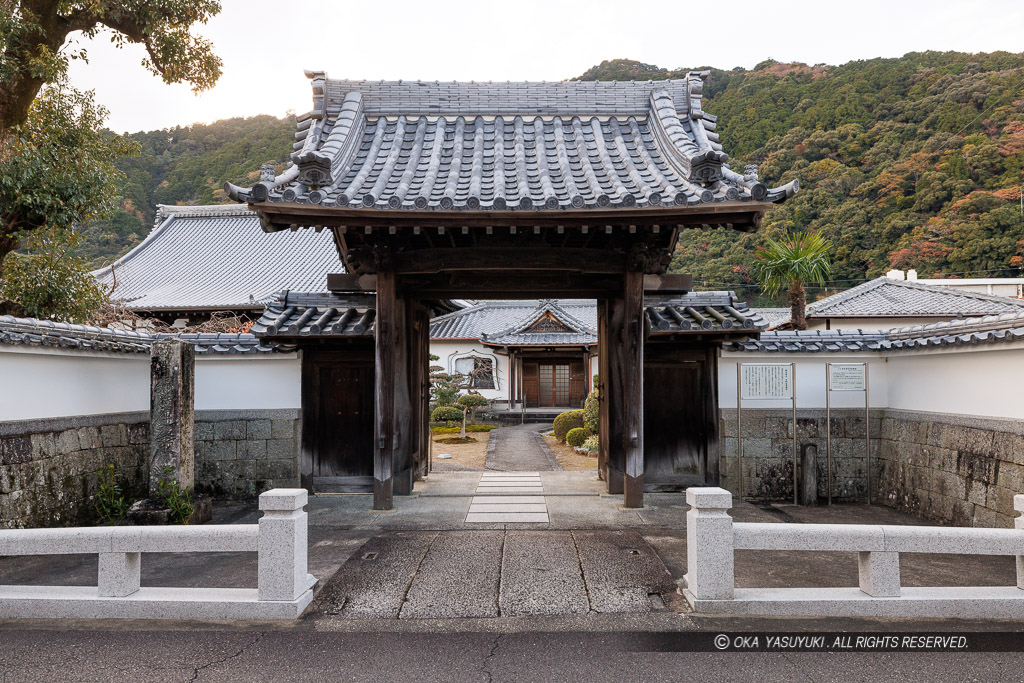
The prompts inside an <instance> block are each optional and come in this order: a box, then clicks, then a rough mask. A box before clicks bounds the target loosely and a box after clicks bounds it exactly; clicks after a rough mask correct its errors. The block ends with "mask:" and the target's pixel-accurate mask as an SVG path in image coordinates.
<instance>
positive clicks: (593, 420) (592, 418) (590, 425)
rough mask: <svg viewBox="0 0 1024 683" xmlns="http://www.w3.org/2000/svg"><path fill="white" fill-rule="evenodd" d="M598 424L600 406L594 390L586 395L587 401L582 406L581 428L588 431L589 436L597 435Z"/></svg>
mask: <svg viewBox="0 0 1024 683" xmlns="http://www.w3.org/2000/svg"><path fill="white" fill-rule="evenodd" d="M600 422H601V404H600V401H599V400H598V397H597V390H596V389H595V390H594V391H591V392H590V393H589V394H587V400H586V402H585V403H584V404H583V426H584V427H586V428H587V429H589V430H590V433H591V434H597V432H598V429H599V425H600Z"/></svg>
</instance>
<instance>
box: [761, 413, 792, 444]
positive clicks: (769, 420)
mask: <svg viewBox="0 0 1024 683" xmlns="http://www.w3.org/2000/svg"><path fill="white" fill-rule="evenodd" d="M792 434H793V430H792V420H791V419H790V418H786V417H766V418H764V431H763V432H761V433H760V435H759V436H766V437H768V438H770V439H785V438H787V437H789V438H792Z"/></svg>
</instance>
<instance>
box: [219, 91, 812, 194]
mask: <svg viewBox="0 0 1024 683" xmlns="http://www.w3.org/2000/svg"><path fill="white" fill-rule="evenodd" d="M307 75H308V76H309V77H310V78H311V79H312V86H313V110H312V111H311V112H309V113H308V114H306V115H303V116H301V117H299V119H298V132H297V133H296V142H295V143H294V149H293V153H292V155H291V163H290V164H289V165H288V167H287V168H285V170H284V171H283V172H282V173H281V174H279V175H275V173H274V170H273V169H272V168H268V167H264V169H263V171H262V177H261V181H260V182H259V183H257V184H256V185H253V186H252V187H249V188H242V187H237V186H235V185H231V184H228V185H226V186H225V189H226V191H227V192H228V195H229V196H231V197H232V198H233V199H236V200H238V201H245V202H250V203H259V202H286V203H287V202H297V203H308V204H319V205H322V206H325V207H347V208H359V209H390V210H397V209H419V210H441V211H450V210H453V209H469V210H477V209H481V210H490V211H504V210H519V209H546V210H557V209H583V208H612V209H615V208H632V207H640V208H644V207H664V206H673V205H675V206H678V205H700V204H702V203H708V202H727V201H738V202H742V201H757V202H781V201H784V200H785V199H786V198H787V197H789V196H791V195H792V194H794V193H795V192H796V191H797V190H798V189H799V186H798V183H797V182H796V181H793V182H791V183H789V184H787V185H785V186H783V187H779V188H774V189H769V188H768V187H766V186H765V185H764V184H763V183H761V182H759V181H758V179H757V173H756V169H754V168H753V167H751V168H749V169H744V172H743V173H738V172H736V171H734V170H732V169H731V168H729V165H728V163H726V162H727V160H728V158H729V157H728V155H727V154H726V153H725V151H724V150H723V149H722V146H721V144H720V143H719V140H718V133H717V132H716V129H717V119H716V118H715V117H714V116H712V115H711V114H708V113H706V112H704V111H703V109H702V93H703V87H704V79H705V78H706V77H707V75H708V72H691V73H690V74H688V76H687V77H686V78H685V79H679V80H671V81H656V82H655V81H647V82H578V81H569V82H554V83H524V82H508V83H437V82H433V83H431V82H427V83H423V82H419V81H417V82H411V81H379V82H372V81H347V80H331V79H328V78H327V76H326V74H325V73H324V72H307Z"/></svg>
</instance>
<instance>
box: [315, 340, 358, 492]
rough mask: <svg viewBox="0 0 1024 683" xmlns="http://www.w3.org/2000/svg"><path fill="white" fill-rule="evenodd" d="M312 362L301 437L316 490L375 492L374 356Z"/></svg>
mask: <svg viewBox="0 0 1024 683" xmlns="http://www.w3.org/2000/svg"><path fill="white" fill-rule="evenodd" d="M308 366H309V367H308V368H304V369H305V370H306V372H304V375H305V376H304V377H303V394H304V397H303V399H304V400H303V430H302V431H303V438H302V441H303V450H304V451H306V452H307V453H309V455H311V460H312V462H311V466H312V467H311V468H312V477H313V481H312V485H313V490H314V492H321V493H323V492H359V491H372V490H373V429H374V428H373V396H374V374H373V361H372V360H356V359H348V358H330V357H327V358H325V357H320V358H316V357H314V358H313V359H311V360H310V361H309V362H308Z"/></svg>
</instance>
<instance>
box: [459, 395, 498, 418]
mask: <svg viewBox="0 0 1024 683" xmlns="http://www.w3.org/2000/svg"><path fill="white" fill-rule="evenodd" d="M456 403H457V404H458V405H460V406H462V407H463V408H466V409H468V410H469V419H470V421H473V420H476V409H477V408H482V407H483V406H486V405H488V404H490V401H488V400H487V399H486V398H484V397H483V396H481V395H480V394H463V395H462V396H459V399H458V400H457V401H456Z"/></svg>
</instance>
